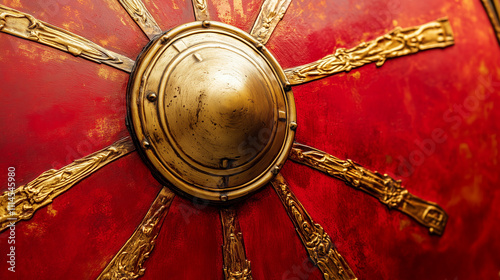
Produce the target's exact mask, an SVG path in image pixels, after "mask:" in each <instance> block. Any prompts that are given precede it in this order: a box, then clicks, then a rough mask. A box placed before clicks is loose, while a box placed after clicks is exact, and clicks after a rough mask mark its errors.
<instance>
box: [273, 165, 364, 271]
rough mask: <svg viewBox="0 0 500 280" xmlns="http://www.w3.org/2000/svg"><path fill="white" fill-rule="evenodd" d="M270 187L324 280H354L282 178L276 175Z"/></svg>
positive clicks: (330, 241) (317, 225)
mask: <svg viewBox="0 0 500 280" xmlns="http://www.w3.org/2000/svg"><path fill="white" fill-rule="evenodd" d="M271 182H272V185H273V187H274V190H275V191H276V193H277V194H278V196H279V198H280V200H281V202H282V203H283V206H285V209H286V212H287V213H288V216H289V217H290V219H291V220H292V222H293V224H294V225H295V230H296V231H297V233H298V235H299V237H300V240H301V241H302V243H303V244H304V246H305V247H306V250H307V253H308V254H309V257H310V258H311V260H312V261H313V263H314V264H315V265H317V266H318V268H319V269H320V270H321V272H322V273H323V276H324V278H325V279H327V280H328V279H331V280H333V279H338V280H353V279H357V278H356V276H355V275H354V273H353V272H352V270H351V268H349V265H348V264H347V262H346V261H345V260H344V258H343V257H342V256H341V255H340V254H339V252H338V251H337V250H336V249H335V247H334V245H333V244H332V240H331V239H330V236H329V235H328V233H326V232H325V231H324V230H323V228H322V227H321V225H319V224H317V223H315V222H314V221H313V219H312V218H311V216H309V214H308V213H307V211H306V210H305V209H304V206H302V204H301V203H300V202H299V201H298V200H297V197H295V195H294V194H293V193H292V191H291V190H290V188H289V187H288V184H287V182H286V181H285V178H283V176H281V174H278V175H277V176H276V178H274V180H273V181H271Z"/></svg>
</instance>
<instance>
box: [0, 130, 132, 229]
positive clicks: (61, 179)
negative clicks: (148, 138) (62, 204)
mask: <svg viewBox="0 0 500 280" xmlns="http://www.w3.org/2000/svg"><path fill="white" fill-rule="evenodd" d="M134 150H135V147H134V144H133V143H132V140H131V139H130V137H127V138H124V139H121V140H119V141H117V142H115V143H114V144H112V145H111V146H109V147H107V148H104V149H102V150H100V151H97V152H95V153H93V154H90V155H88V156H86V157H84V158H81V159H78V160H75V161H74V162H73V163H71V164H69V165H67V166H65V167H63V168H61V169H59V170H55V169H50V170H47V171H45V172H43V173H42V174H41V175H40V176H38V177H37V178H36V179H35V180H33V181H31V182H29V183H28V184H26V185H23V186H20V187H18V188H17V189H15V191H14V193H15V195H14V196H13V195H11V196H10V197H15V201H14V202H11V201H9V191H6V192H4V194H3V195H2V196H1V197H0V232H1V231H3V230H5V229H6V228H7V227H8V226H9V224H10V223H11V222H13V223H17V222H19V221H21V220H29V219H30V218H31V217H32V216H33V214H34V213H35V212H36V211H37V210H38V209H40V208H42V207H44V206H46V205H48V204H50V203H52V200H53V199H54V198H56V197H58V196H59V195H61V194H62V193H63V192H65V191H67V190H69V189H70V188H71V187H73V186H74V185H76V184H77V183H79V182H80V181H82V180H83V179H85V178H86V177H88V176H89V175H91V174H92V173H94V172H96V171H97V170H99V169H100V168H101V167H103V166H105V165H106V164H108V163H110V162H112V161H114V160H117V159H119V158H121V157H123V156H125V155H127V154H128V153H130V152H132V151H134Z"/></svg>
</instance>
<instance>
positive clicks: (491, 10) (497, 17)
mask: <svg viewBox="0 0 500 280" xmlns="http://www.w3.org/2000/svg"><path fill="white" fill-rule="evenodd" d="M481 2H482V3H483V6H484V8H485V9H486V13H487V14H488V17H489V18H490V21H491V25H493V31H494V32H495V35H496V37H497V40H498V43H499V44H500V2H499V1H498V0H481Z"/></svg>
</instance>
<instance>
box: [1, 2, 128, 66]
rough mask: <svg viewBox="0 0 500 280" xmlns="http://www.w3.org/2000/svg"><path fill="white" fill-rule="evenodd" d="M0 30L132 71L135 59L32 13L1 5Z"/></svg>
mask: <svg viewBox="0 0 500 280" xmlns="http://www.w3.org/2000/svg"><path fill="white" fill-rule="evenodd" d="M0 31H1V32H4V33H8V34H11V35H14V36H18V37H20V38H24V39H28V40H31V41H35V42H38V43H40V44H44V45H47V46H50V47H53V48H56V49H58V50H61V51H64V52H68V53H70V54H72V55H74V56H79V57H82V58H85V59H88V60H91V61H93V62H96V63H104V64H107V65H109V66H113V67H115V68H117V69H120V70H123V71H125V72H129V73H130V72H131V71H132V66H133V65H134V61H133V60H132V59H130V58H128V57H126V56H123V55H120V54H117V53H114V52H112V51H109V50H106V49H105V48H103V47H101V46H99V45H97V44H95V43H93V42H91V41H90V40H87V39H85V38H83V37H81V36H78V35H75V34H73V33H71V32H69V31H66V30H64V29H61V28H59V27H56V26H53V25H51V24H48V23H45V22H43V21H40V20H38V19H36V18H34V17H33V16H31V15H29V14H26V13H23V12H19V11H16V10H14V9H11V8H8V7H5V6H4V5H0Z"/></svg>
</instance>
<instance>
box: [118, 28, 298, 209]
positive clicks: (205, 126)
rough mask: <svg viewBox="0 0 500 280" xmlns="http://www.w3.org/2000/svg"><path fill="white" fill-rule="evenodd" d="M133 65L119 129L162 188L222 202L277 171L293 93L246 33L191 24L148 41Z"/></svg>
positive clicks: (288, 133)
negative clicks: (124, 127) (126, 131)
mask: <svg viewBox="0 0 500 280" xmlns="http://www.w3.org/2000/svg"><path fill="white" fill-rule="evenodd" d="M138 61H139V62H138V64H137V65H136V67H135V68H134V71H133V73H132V76H131V79H130V81H131V82H130V85H129V88H128V91H129V92H128V93H129V94H128V103H127V106H128V119H129V122H128V126H129V130H130V131H131V132H132V136H133V139H134V141H135V143H136V145H137V146H138V150H139V152H140V153H141V154H142V155H143V159H144V161H145V162H146V164H147V165H148V166H149V168H150V169H151V170H152V171H153V174H154V175H155V176H156V178H157V179H158V180H159V181H161V182H162V183H163V184H167V183H170V184H172V185H173V186H174V187H176V188H177V189H178V190H180V191H182V192H184V193H186V194H187V195H190V196H193V197H197V198H201V199H205V200H208V201H211V202H214V203H219V204H221V203H228V202H229V201H231V200H235V199H239V198H243V197H244V196H247V195H249V194H251V193H253V192H254V191H256V190H257V189H259V188H261V187H263V186H265V185H266V184H267V183H268V182H269V181H270V180H271V179H272V177H274V175H275V174H276V173H277V170H279V169H280V168H281V167H282V166H283V163H284V162H285V161H286V159H287V157H288V151H289V150H290V149H291V147H292V145H293V139H294V136H295V128H296V112H295V104H294V99H293V93H292V91H291V89H290V87H289V86H287V84H286V77H285V73H284V72H283V70H282V69H281V67H280V66H279V64H278V62H277V61H276V60H275V59H274V57H273V56H272V55H271V54H270V53H269V51H268V50H267V49H266V48H265V47H263V46H262V44H261V43H260V42H258V41H257V40H255V39H254V38H253V37H252V36H250V35H249V34H247V33H245V32H243V31H241V30H239V29H237V28H235V27H232V26H230V25H227V24H223V23H218V22H207V21H203V22H200V21H196V22H192V23H188V24H184V25H181V26H179V27H176V28H173V29H171V30H170V31H169V32H167V33H166V34H164V35H162V36H161V37H159V38H157V39H156V40H154V41H153V42H152V43H151V44H149V45H148V48H146V49H145V50H144V51H143V53H142V54H141V55H140V56H139V59H138ZM235 65H236V66H237V67H236V66H235Z"/></svg>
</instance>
